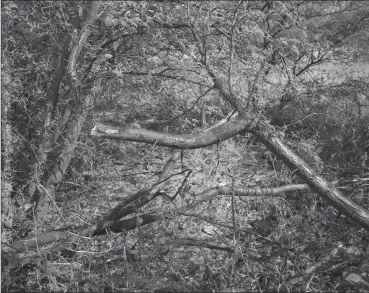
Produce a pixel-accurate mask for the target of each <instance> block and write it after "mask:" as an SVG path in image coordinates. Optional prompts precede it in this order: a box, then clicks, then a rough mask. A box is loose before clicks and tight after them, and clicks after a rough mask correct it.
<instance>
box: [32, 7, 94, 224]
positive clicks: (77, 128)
mask: <svg viewBox="0 0 369 293" xmlns="http://www.w3.org/2000/svg"><path fill="white" fill-rule="evenodd" d="M86 5H90V8H89V10H88V15H87V20H86V24H85V26H84V27H83V29H82V31H81V34H80V36H79V38H78V41H74V42H73V47H72V49H71V51H70V54H69V57H68V63H67V64H68V66H67V73H68V75H69V78H70V83H71V86H72V90H71V94H74V95H75V96H76V100H77V99H80V101H79V103H78V104H79V107H78V109H77V110H76V114H75V115H74V116H73V118H72V119H71V120H70V121H69V124H68V127H67V129H66V130H65V134H64V136H65V138H64V144H63V147H62V149H61V150H60V155H59V158H58V161H57V163H56V164H55V165H54V167H53V168H52V171H51V174H50V177H49V179H48V180H47V183H46V187H45V189H43V190H44V192H42V193H41V194H40V198H39V200H38V202H37V206H36V209H35V212H36V214H37V218H38V219H40V218H42V217H43V216H44V215H45V213H46V211H47V210H48V207H49V203H50V199H52V198H53V197H54V194H55V185H56V184H58V183H59V182H60V181H61V180H62V178H63V176H64V173H65V171H66V169H67V167H68V166H69V163H70V160H71V158H72V157H73V152H74V149H75V147H76V143H77V140H78V137H79V134H80V132H81V129H82V127H83V124H84V122H85V120H86V117H87V115H88V113H89V112H90V111H91V109H92V106H93V102H94V98H93V96H92V93H88V92H87V90H86V92H84V93H82V90H81V86H80V85H81V82H80V80H79V79H78V77H77V60H78V57H79V54H80V52H81V50H82V48H83V46H84V44H85V42H86V40H87V38H88V36H89V34H90V33H91V25H92V24H93V22H94V21H95V18H96V16H97V12H98V10H99V6H100V2H99V1H92V2H91V3H87V4H86ZM74 33H75V35H76V36H77V34H78V32H77V30H75V32H74ZM72 39H76V38H72ZM58 73H60V72H58ZM68 113H69V115H68ZM69 116H70V109H68V108H67V109H66V110H65V113H64V115H63V119H62V120H61V123H60V124H61V125H60V126H61V127H63V126H64V125H65V124H64V122H66V121H68V118H69ZM59 134H60V132H59ZM43 156H46V152H43ZM45 160H46V158H45Z"/></svg>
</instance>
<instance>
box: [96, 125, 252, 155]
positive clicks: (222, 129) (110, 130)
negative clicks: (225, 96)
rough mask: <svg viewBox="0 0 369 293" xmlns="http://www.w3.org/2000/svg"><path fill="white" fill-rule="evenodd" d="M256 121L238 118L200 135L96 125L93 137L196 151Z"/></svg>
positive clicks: (232, 134) (225, 138)
mask: <svg viewBox="0 0 369 293" xmlns="http://www.w3.org/2000/svg"><path fill="white" fill-rule="evenodd" d="M253 122H255V120H251V119H247V118H242V119H241V118H238V119H235V120H230V121H226V122H225V123H223V124H221V125H218V126H217V127H215V128H211V129H210V130H208V131H204V132H201V133H198V134H183V135H182V134H171V133H164V132H157V131H152V130H146V129H137V128H125V127H113V126H108V125H103V124H96V125H95V127H94V128H93V129H92V130H91V135H92V136H96V137H100V138H105V139H117V140H127V141H135V142H143V143H151V144H155V145H161V146H167V147H172V148H177V149H195V148H201V147H206V146H209V145H212V144H215V143H218V142H221V141H223V140H227V139H229V138H230V137H233V136H235V135H236V134H238V133H239V132H240V131H242V130H244V129H249V130H250V129H251V128H252V125H253V124H254V123H253Z"/></svg>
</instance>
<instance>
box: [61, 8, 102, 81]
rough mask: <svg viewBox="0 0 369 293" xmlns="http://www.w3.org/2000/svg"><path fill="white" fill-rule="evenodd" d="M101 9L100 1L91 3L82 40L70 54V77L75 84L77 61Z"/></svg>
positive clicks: (80, 39) (79, 40)
mask: <svg viewBox="0 0 369 293" xmlns="http://www.w3.org/2000/svg"><path fill="white" fill-rule="evenodd" d="M99 7H100V1H92V2H91V7H90V9H89V11H88V16H87V20H86V25H85V26H84V28H83V29H82V33H81V36H80V38H79V39H78V42H77V43H75V45H74V46H73V48H72V50H71V53H70V54H69V58H68V74H69V75H70V78H71V80H72V81H73V82H78V78H77V69H76V66H77V60H78V56H79V53H80V52H81V50H82V48H83V46H84V44H85V42H86V40H87V38H88V36H89V35H90V32H91V26H92V24H93V23H94V21H95V18H96V16H97V12H98V11H99Z"/></svg>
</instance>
